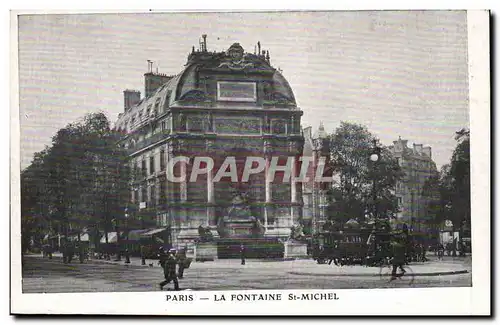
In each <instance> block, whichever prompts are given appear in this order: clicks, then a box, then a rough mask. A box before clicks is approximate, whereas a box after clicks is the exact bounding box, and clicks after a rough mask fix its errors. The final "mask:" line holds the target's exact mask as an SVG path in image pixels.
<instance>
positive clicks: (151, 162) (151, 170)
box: [149, 156, 155, 174]
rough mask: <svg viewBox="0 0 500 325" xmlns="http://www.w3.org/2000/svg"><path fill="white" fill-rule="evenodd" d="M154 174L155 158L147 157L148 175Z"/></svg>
mask: <svg viewBox="0 0 500 325" xmlns="http://www.w3.org/2000/svg"><path fill="white" fill-rule="evenodd" d="M154 172H155V157H154V156H151V157H149V174H154Z"/></svg>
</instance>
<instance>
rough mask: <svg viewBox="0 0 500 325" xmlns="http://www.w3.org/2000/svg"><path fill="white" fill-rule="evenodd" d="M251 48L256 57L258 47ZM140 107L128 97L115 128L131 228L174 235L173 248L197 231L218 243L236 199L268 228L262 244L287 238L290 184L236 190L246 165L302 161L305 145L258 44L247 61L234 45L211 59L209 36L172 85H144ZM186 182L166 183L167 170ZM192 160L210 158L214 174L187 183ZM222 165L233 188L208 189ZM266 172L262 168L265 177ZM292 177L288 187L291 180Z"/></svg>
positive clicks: (262, 179) (297, 201)
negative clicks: (232, 167) (125, 162)
mask: <svg viewBox="0 0 500 325" xmlns="http://www.w3.org/2000/svg"><path fill="white" fill-rule="evenodd" d="M256 48H257V47H256ZM144 78H145V94H146V97H145V98H141V96H140V92H138V91H136V90H126V91H124V103H125V108H124V112H123V113H122V114H120V115H119V118H118V121H117V122H116V124H115V128H116V129H117V130H119V131H121V132H123V133H124V137H123V140H122V143H121V145H122V146H124V147H125V148H126V149H127V150H128V151H129V153H130V163H131V165H132V168H133V169H134V170H135V176H136V177H135V181H134V182H133V185H132V190H131V204H130V207H129V209H128V210H129V214H130V219H131V220H130V221H129V224H130V228H135V229H145V228H150V227H167V226H168V227H170V229H171V240H172V242H173V244H174V245H182V244H184V243H189V242H192V241H193V240H195V239H196V238H199V233H198V228H199V226H204V227H207V226H208V227H209V228H210V231H211V232H212V234H213V235H214V236H215V237H217V236H218V233H217V224H218V222H219V220H220V218H223V217H224V216H227V215H228V210H229V209H230V208H231V205H232V204H233V202H234V200H235V198H238V199H240V198H244V201H245V202H246V204H247V205H248V207H249V209H250V211H251V214H252V216H254V217H255V218H256V219H258V220H259V221H260V222H261V224H262V225H263V226H264V228H265V236H266V237H281V238H285V237H288V236H289V234H290V227H291V226H292V225H293V224H294V223H297V222H298V221H299V219H300V218H301V217H302V197H301V195H302V194H301V193H302V189H301V185H300V184H297V183H296V182H293V181H292V182H280V181H279V177H280V175H279V174H280V173H277V177H275V179H274V182H271V180H269V179H268V177H267V176H266V173H265V171H264V172H262V173H258V174H252V175H251V176H250V178H249V180H248V182H241V175H242V169H243V166H244V164H245V160H246V158H247V157H248V156H252V157H261V158H264V159H265V161H266V163H267V164H269V163H270V160H271V158H272V157H281V158H280V160H279V161H280V163H279V164H280V165H284V164H285V162H286V161H285V159H286V158H285V157H290V156H295V157H299V156H300V155H301V154H302V150H303V143H304V138H303V135H302V132H301V130H302V128H301V124H300V121H301V116H302V111H301V110H300V109H299V108H298V107H297V104H296V102H295V97H294V94H293V91H292V89H291V87H290V85H289V84H288V82H287V81H286V79H285V78H284V77H283V75H282V74H281V72H280V71H278V70H277V69H275V68H273V67H272V66H271V63H270V56H269V51H262V50H261V49H260V43H259V45H258V51H257V49H256V50H255V53H253V54H251V53H245V51H244V49H243V48H242V46H240V45H239V44H238V43H235V44H233V45H232V46H231V47H230V48H229V49H228V50H227V51H225V52H209V51H208V50H207V45H206V36H204V38H203V42H201V44H200V49H198V50H195V48H194V47H193V49H192V51H191V53H190V54H189V55H188V58H187V63H186V65H185V67H184V69H183V70H182V71H181V72H180V73H179V74H177V75H175V76H168V75H164V74H159V73H153V72H152V67H151V65H150V71H149V72H148V73H146V74H145V75H144ZM178 156H186V157H189V158H190V163H189V164H184V163H180V162H179V163H176V164H175V165H174V174H175V176H179V175H180V173H186V174H187V179H186V180H185V181H182V182H171V181H169V180H168V179H167V177H166V176H167V175H166V172H167V164H168V162H169V161H170V160H171V159H173V158H174V157H178ZM195 157H210V158H212V159H213V160H214V168H213V169H212V171H211V172H210V171H209V172H208V173H206V174H200V175H199V176H198V178H197V181H196V182H191V181H189V178H190V177H189V176H190V174H191V169H192V166H193V164H192V163H193V160H194V158H195ZM227 157H235V160H236V165H237V174H238V182H234V181H231V180H230V179H229V178H228V177H226V178H222V179H221V180H220V181H219V182H213V178H214V176H215V173H216V172H217V171H218V170H219V168H220V166H221V165H222V163H223V162H224V160H225V159H226V158H227ZM267 169H268V168H267V167H266V168H265V170H267ZM296 173H297V167H296V166H294V167H293V168H292V177H293V176H294V175H297V174H296Z"/></svg>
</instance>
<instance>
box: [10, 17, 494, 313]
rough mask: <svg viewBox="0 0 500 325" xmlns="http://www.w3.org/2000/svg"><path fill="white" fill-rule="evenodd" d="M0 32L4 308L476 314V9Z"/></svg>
mask: <svg viewBox="0 0 500 325" xmlns="http://www.w3.org/2000/svg"><path fill="white" fill-rule="evenodd" d="M11 19H12V22H11V25H12V26H14V27H15V29H13V30H12V31H11V33H12V34H13V35H15V37H13V38H15V42H16V43H17V44H14V45H15V46H17V50H16V51H15V52H16V53H15V56H16V57H15V61H12V60H11V62H13V63H12V64H13V65H15V67H13V68H14V69H15V71H16V78H17V80H14V81H13V84H12V85H11V92H14V93H17V97H16V98H17V101H16V102H15V103H14V104H13V105H12V106H13V107H12V108H11V112H12V114H15V115H13V116H14V117H15V118H16V119H17V123H16V124H15V126H16V127H14V128H13V129H12V130H11V146H14V147H17V150H14V151H12V152H11V155H12V156H11V164H12V165H11V261H10V263H11V272H12V278H11V290H12V300H13V301H12V304H13V309H12V311H13V312H19V313H28V314H29V313H32V312H34V313H58V314H60V313H62V314H68V313H69V314H71V313H78V314H82V313H83V314H86V313H88V314H93V313H100V314H157V315H173V314H191V315H201V314H207V315H208V314H226V315H244V314H258V313H259V311H260V312H262V313H265V314H276V313H279V312H281V313H288V314H301V313H302V312H304V313H305V314H310V313H323V314H339V315H340V314H353V315H356V314H357V315H362V314H377V313H379V314H387V313H388V314H400V313H402V314H404V313H408V314H412V313H425V312H426V310H427V311H428V312H429V313H430V314H440V313H452V314H462V313H466V314H469V315H470V314H474V310H476V312H478V311H477V310H479V309H474V308H473V307H471V306H472V305H473V303H472V302H471V300H472V298H471V297H472V296H474V297H475V298H474V299H475V302H476V304H477V302H478V300H477V299H485V300H484V301H485V303H484V304H485V305H483V307H486V306H488V307H486V309H484V308H483V309H481V310H482V311H481V312H480V313H488V312H490V311H489V297H490V296H489V292H488V291H484V292H482V291H479V292H478V291H477V290H480V289H481V290H487V289H488V290H489V281H490V273H489V272H490V256H489V251H490V247H489V244H490V242H489V238H490V237H489V235H490V228H489V227H490V211H489V207H490V203H489V195H490V194H489V193H490V188H489V168H490V157H489V148H490V146H489V141H490V139H489V127H490V125H489V115H490V108H489V87H490V85H489V66H488V62H489V54H488V53H489V36H488V30H489V19H490V17H489V12H488V11H472V12H471V11H466V10H398V11H395V10H361V11H354V10H352V11H285V10H283V11H219V12H217V11H206V12H202V11H200V12H182V11H179V12H175V11H171V12H165V11H164V12H161V11H158V12H154V11H153V12H119V11H117V12H97V13H91V12H68V13H64V12H54V13H51V12H36V11H32V12H26V13H24V12H19V13H15V12H13V13H12V15H11ZM471 35H472V36H473V37H471ZM481 46H482V48H481ZM477 53H479V56H478V54H477ZM474 69H479V70H474ZM475 71H480V73H479V74H476V73H475ZM481 73H482V74H481ZM478 83H479V84H478ZM477 89H479V92H477V91H478V90H477ZM474 90H476V92H473V91H474ZM485 123H487V124H485ZM16 130H17V132H16ZM471 144H472V145H471ZM478 144H479V145H478ZM480 145H483V146H484V148H485V149H484V148H483V149H482V148H480ZM471 148H472V150H471ZM474 290H476V291H474ZM41 294H43V299H44V300H45V299H47V300H46V301H47V302H43V301H41V299H40V298H37V297H41V296H40V295H41ZM110 294H112V295H110ZM87 295H89V296H87ZM467 295H468V296H467ZM386 297H387V298H386ZM433 297H434V298H435V300H434V301H433V299H434V298H433ZM51 299H52V300H51ZM384 299H389V300H390V301H393V302H394V303H396V302H395V301H399V302H398V303H396V305H398V304H399V305H401V308H400V309H398V310H394V309H397V308H395V307H394V304H393V305H392V309H393V310H392V312H391V311H390V308H391V306H387V305H384V303H383V300H384ZM49 300H50V301H52V302H51V303H50V304H49V302H48V301H49ZM91 300H92V303H90V301H91ZM377 300H378V301H379V304H380V305H381V306H382V307H380V308H379V307H377V303H375V304H373V301H377ZM72 301H75V303H72ZM76 301H82V302H83V301H86V303H85V304H84V305H81V304H80V305H79V306H80V309H78V308H77V306H78V303H77V302H76ZM152 301H153V302H152ZM356 301H359V304H366V308H360V307H361V306H360V305H358V303H357V302H356ZM419 302H421V307H420V306H419V305H418V304H419ZM64 303H66V304H68V305H72V307H71V306H69V307H67V308H66V307H64V306H65V305H64ZM264 304H265V305H266V307H265V308H264V309H259V308H262V307H259V306H264ZM273 304H274V305H275V306H279V307H273ZM315 304H317V305H316V306H317V307H314V306H315ZM194 305H196V306H201V307H199V308H194ZM301 305H302V306H310V308H311V309H312V310H311V311H310V312H307V311H304V310H298V309H297V308H299V309H300V307H298V306H301ZM345 305H350V307H349V308H350V309H343V308H344V307H343V306H345ZM368 305H370V306H368ZM113 306H114V307H113ZM328 306H331V307H328ZM335 306H337V307H335ZM412 306H413V307H412ZM474 306H475V305H474ZM154 308H156V311H154V310H155V309H154ZM273 308H275V309H274V310H273ZM307 308H309V307H307ZM412 308H413V309H412ZM415 308H416V309H415ZM420 308H422V309H420ZM294 309H295V311H294ZM318 309H320V310H321V311H318ZM388 309H389V311H387V310H388ZM77 310H79V312H78V311H77ZM285 310H287V311H286V312H285ZM412 310H413V312H412ZM485 310H486V311H485Z"/></svg>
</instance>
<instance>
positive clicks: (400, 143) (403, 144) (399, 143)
mask: <svg viewBox="0 0 500 325" xmlns="http://www.w3.org/2000/svg"><path fill="white" fill-rule="evenodd" d="M393 143H394V152H403V151H404V150H405V149H406V148H407V147H408V140H402V139H401V137H399V139H397V140H396V141H393Z"/></svg>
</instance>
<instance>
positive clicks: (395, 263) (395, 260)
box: [391, 235, 406, 280]
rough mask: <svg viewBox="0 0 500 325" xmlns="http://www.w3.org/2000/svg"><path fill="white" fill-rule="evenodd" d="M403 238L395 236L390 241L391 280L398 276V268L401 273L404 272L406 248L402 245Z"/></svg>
mask: <svg viewBox="0 0 500 325" xmlns="http://www.w3.org/2000/svg"><path fill="white" fill-rule="evenodd" d="M404 242H405V241H404V239H403V238H401V237H399V236H397V235H396V236H395V237H394V240H393V241H392V243H391V246H392V274H391V280H395V279H396V278H397V276H398V274H397V270H398V268H399V269H400V270H401V272H402V274H401V275H403V274H404V273H405V269H404V264H405V262H406V256H405V255H406V248H405V245H404Z"/></svg>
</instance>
